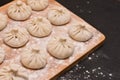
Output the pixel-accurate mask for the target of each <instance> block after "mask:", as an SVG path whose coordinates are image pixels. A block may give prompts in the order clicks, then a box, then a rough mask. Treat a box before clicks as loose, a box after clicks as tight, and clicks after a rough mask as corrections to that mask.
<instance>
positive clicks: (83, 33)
mask: <svg viewBox="0 0 120 80" xmlns="http://www.w3.org/2000/svg"><path fill="white" fill-rule="evenodd" d="M69 35H70V36H71V37H72V38H73V39H74V40H76V41H80V42H84V41H87V40H89V39H90V38H92V36H93V34H92V33H91V32H90V31H89V30H88V29H87V28H86V26H84V25H81V24H77V25H73V26H72V27H71V28H70V29H69Z"/></svg>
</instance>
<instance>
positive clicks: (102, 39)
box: [50, 35, 105, 80]
mask: <svg viewBox="0 0 120 80" xmlns="http://www.w3.org/2000/svg"><path fill="white" fill-rule="evenodd" d="M104 42H105V36H104V35H102V36H101V41H100V42H99V44H98V45H96V47H94V48H92V49H91V50H90V51H88V52H87V53H85V55H83V56H81V57H80V58H79V59H78V60H76V61H75V62H74V63H72V64H71V65H70V66H68V67H66V68H65V69H64V70H63V71H61V72H60V73H59V74H56V75H55V76H54V77H52V78H51V79H50V80H56V79H57V78H58V77H59V76H60V75H62V74H63V73H65V72H66V71H68V70H70V69H71V68H72V67H74V66H75V65H76V64H77V63H79V61H81V60H83V59H84V58H85V57H86V56H88V55H89V54H91V53H92V52H94V51H95V50H97V49H98V48H99V47H100V46H102V45H103V43H104Z"/></svg>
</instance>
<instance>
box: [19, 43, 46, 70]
mask: <svg viewBox="0 0 120 80" xmlns="http://www.w3.org/2000/svg"><path fill="white" fill-rule="evenodd" d="M21 63H22V64H23V65H24V66H25V67H27V68H30V69H40V68H43V67H45V66H46V63H47V56H46V55H45V53H44V52H43V51H42V50H40V47H39V46H38V45H32V46H31V47H27V48H26V49H24V50H23V52H22V54H21Z"/></svg>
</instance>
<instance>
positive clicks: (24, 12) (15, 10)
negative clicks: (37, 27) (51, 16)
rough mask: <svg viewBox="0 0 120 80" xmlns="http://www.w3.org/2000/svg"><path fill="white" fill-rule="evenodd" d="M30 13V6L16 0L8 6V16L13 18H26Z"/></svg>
mask: <svg viewBox="0 0 120 80" xmlns="http://www.w3.org/2000/svg"><path fill="white" fill-rule="evenodd" d="M31 13H32V10H31V7H30V6H28V5H26V4H25V3H24V2H22V1H20V0H18V1H16V2H15V3H14V4H12V5H11V6H9V8H8V16H9V17H10V18H12V19H14V20H26V19H28V18H29V17H30V15H31Z"/></svg>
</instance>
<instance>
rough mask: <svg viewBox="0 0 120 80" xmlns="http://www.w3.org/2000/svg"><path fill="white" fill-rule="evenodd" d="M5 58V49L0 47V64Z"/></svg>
mask: <svg viewBox="0 0 120 80" xmlns="http://www.w3.org/2000/svg"><path fill="white" fill-rule="evenodd" d="M4 59H5V51H4V49H3V48H1V47H0V64H1V63H2V62H3V61H4Z"/></svg>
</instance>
